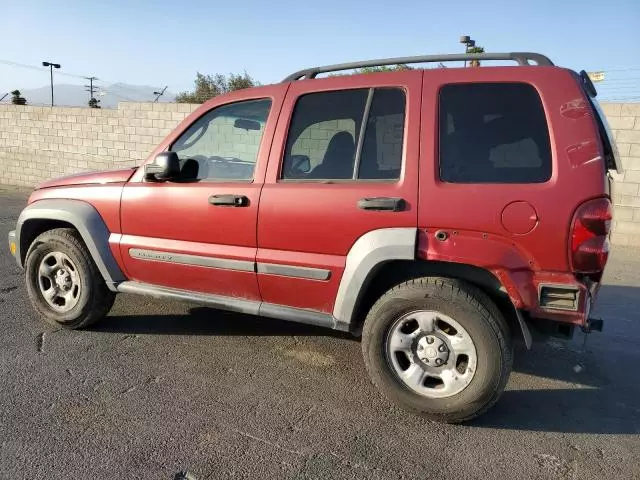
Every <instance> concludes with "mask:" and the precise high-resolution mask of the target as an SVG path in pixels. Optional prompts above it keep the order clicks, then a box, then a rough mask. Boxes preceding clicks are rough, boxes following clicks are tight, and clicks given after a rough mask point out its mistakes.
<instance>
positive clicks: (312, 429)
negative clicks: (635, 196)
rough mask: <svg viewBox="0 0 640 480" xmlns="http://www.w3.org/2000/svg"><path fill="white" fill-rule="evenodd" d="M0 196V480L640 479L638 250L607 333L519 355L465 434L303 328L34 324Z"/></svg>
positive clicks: (124, 317)
mask: <svg viewBox="0 0 640 480" xmlns="http://www.w3.org/2000/svg"><path fill="white" fill-rule="evenodd" d="M25 198H26V193H25V192H24V191H18V190H7V189H5V190H4V191H2V190H0V239H2V240H0V246H1V248H2V252H1V253H0V271H1V272H2V275H0V380H1V383H0V385H1V388H0V442H1V443H0V477H1V478H2V479H10V480H13V479H20V478H25V479H36V478H37V479H39V478H56V479H64V478H70V479H81V478H82V479H84V478H91V479H115V478H145V479H147V478H148V479H172V478H174V476H175V475H176V473H177V472H179V471H182V470H188V471H189V472H191V473H192V474H193V475H194V477H195V478H197V479H198V480H201V479H207V478H209V479H213V478H296V479H298V478H345V479H346V478H349V479H351V478H367V479H389V478H407V479H408V478H438V479H447V478H465V479H471V478H483V479H486V478H527V479H537V478H567V479H569V478H571V479H574V478H575V479H591V478H593V479H598V480H600V479H602V478H620V479H622V478H624V479H627V478H640V436H639V434H640V400H639V399H640V374H639V373H638V370H637V365H638V362H639V361H640V252H639V251H638V250H635V251H634V250H625V249H621V248H619V249H614V251H613V254H612V258H611V260H610V263H609V267H608V270H607V275H606V285H605V286H603V288H602V289H601V294H600V298H599V303H598V306H597V309H596V313H597V314H600V315H601V316H602V317H603V318H604V319H605V331H604V333H602V334H598V333H594V334H592V335H590V336H589V337H588V340H587V342H586V349H585V350H583V339H584V335H583V334H582V333H580V332H578V333H577V334H576V335H575V338H574V339H573V340H571V341H559V340H558V341H551V342H549V343H547V344H545V345H542V344H540V345H536V346H535V347H534V350H533V351H532V352H526V351H524V349H523V347H519V348H518V349H517V351H516V361H515V365H514V372H513V374H512V376H511V379H510V381H509V384H508V387H507V391H506V392H505V394H504V395H503V397H502V398H501V400H500V401H499V402H498V404H497V405H496V406H495V407H494V408H493V409H492V410H491V411H490V412H488V413H487V414H485V415H484V416H483V417H482V418H480V419H478V420H476V421H475V422H473V423H472V424H470V425H465V426H447V425H439V424H434V423H430V422H427V421H425V420H423V419H421V418H418V417H415V416H412V415H410V414H407V413H405V412H403V411H402V410H400V409H398V408H396V407H394V406H393V405H391V404H389V403H388V402H387V401H386V400H384V399H383V398H382V397H381V396H380V395H379V394H378V392H377V391H376V390H375V389H374V387H373V386H372V385H371V384H370V382H369V380H368V378H367V376H366V373H365V371H364V365H363V363H362V358H361V353H360V344H359V342H358V341H357V340H354V339H352V338H351V337H349V336H348V335H343V334H339V333H335V332H331V331H327V330H322V329H318V328H312V327H308V326H303V325H297V324H293V323H285V322H278V321H273V320H266V319H256V318H252V317H246V316H241V315H237V314H229V313H223V312H218V311H215V310H211V309H208V308H202V307H193V306H190V305H182V304H178V303H174V302H165V301H152V300H149V299H146V298H139V297H133V296H127V295H120V296H118V299H117V300H116V304H115V306H114V308H113V310H112V311H111V314H110V316H109V318H108V319H107V321H105V322H103V323H102V324H101V325H99V326H96V327H95V328H92V329H91V330H89V331H78V332H74V331H63V330H56V329H55V328H52V327H49V326H47V325H46V324H45V323H43V322H42V321H40V320H39V319H38V318H37V317H36V316H35V314H34V313H33V310H32V309H31V306H30V304H29V300H28V298H27V294H26V290H25V286H24V280H23V278H22V272H21V270H20V269H19V268H18V267H17V266H16V264H15V262H14V260H13V258H12V257H10V255H9V254H8V253H7V247H6V240H5V239H6V234H7V232H8V231H9V230H10V229H12V228H13V227H14V225H15V220H16V218H17V216H18V214H19V212H20V210H21V209H22V208H23V207H24V203H25Z"/></svg>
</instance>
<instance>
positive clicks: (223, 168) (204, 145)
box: [171, 99, 271, 180]
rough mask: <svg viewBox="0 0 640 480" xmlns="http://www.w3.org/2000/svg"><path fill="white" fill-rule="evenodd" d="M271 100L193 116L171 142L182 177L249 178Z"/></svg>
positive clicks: (197, 178)
mask: <svg viewBox="0 0 640 480" xmlns="http://www.w3.org/2000/svg"><path fill="white" fill-rule="evenodd" d="M270 107H271V100H267V99H265V100H252V101H248V102H238V103H233V104H230V105H223V106H221V107H218V108H216V109H213V110H211V111H209V112H207V113H206V114H204V115H203V116H202V117H200V118H199V119H198V120H196V121H195V122H194V123H193V124H192V125H191V126H190V127H189V128H188V129H187V130H186V131H185V132H184V133H183V134H182V135H181V136H180V137H179V138H178V139H177V140H176V141H175V143H174V144H173V145H172V146H171V150H172V151H174V152H176V153H177V154H178V157H179V158H180V165H181V172H182V175H181V179H182V180H204V179H212V180H251V179H252V178H253V170H254V168H255V164H256V160H257V158H258V149H259V148H260V141H261V139H262V135H263V133H264V126H265V123H266V121H267V116H268V115H269V109H270Z"/></svg>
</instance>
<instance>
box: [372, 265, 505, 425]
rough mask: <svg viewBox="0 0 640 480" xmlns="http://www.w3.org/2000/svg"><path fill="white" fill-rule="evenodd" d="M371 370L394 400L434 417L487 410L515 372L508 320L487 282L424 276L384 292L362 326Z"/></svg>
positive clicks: (457, 417)
mask: <svg viewBox="0 0 640 480" xmlns="http://www.w3.org/2000/svg"><path fill="white" fill-rule="evenodd" d="M362 351H363V355H364V361H365V365H366V367H367V370H368V372H369V375H370V377H371V379H372V380H373V382H374V383H375V384H376V385H377V386H378V388H379V389H380V390H381V391H382V393H384V394H385V395H386V396H387V397H388V398H389V399H390V400H392V401H393V402H395V403H397V404H398V405H400V406H401V407H403V408H405V409H407V410H409V411H412V412H415V413H418V414H421V415H423V416H425V417H427V418H430V419H432V420H437V421H442V422H447V423H460V422H464V421H467V420H470V419H472V418H474V417H477V416H478V415H480V414H482V413H483V412H485V411H486V410H487V409H488V408H490V407H491V406H492V405H493V404H494V403H495V402H496V401H497V400H498V398H499V396H500V395H501V393H502V391H503V390H504V387H505V385H506V383H507V380H508V378H509V373H510V372H511V364H512V358H513V354H512V344H511V336H510V332H509V328H508V326H507V325H506V322H505V320H504V318H503V316H502V315H501V314H500V312H499V311H498V309H497V307H496V306H495V304H494V303H493V302H492V301H491V300H490V299H489V298H488V297H487V296H486V295H485V294H484V293H483V292H481V291H480V290H478V289H477V288H475V287H473V286H472V285H469V284H467V283H465V282H460V281H457V280H454V279H447V278H433V277H425V278H419V279H414V280H410V281H408V282H405V283H402V284H400V285H398V286H396V287H394V288H392V289H391V290H389V291H388V292H387V293H385V294H384V295H383V296H382V297H380V299H379V300H378V301H377V302H376V303H375V305H374V306H373V307H372V309H371V310H370V312H369V314H368V315H367V318H366V320H365V324H364V330H363V334H362Z"/></svg>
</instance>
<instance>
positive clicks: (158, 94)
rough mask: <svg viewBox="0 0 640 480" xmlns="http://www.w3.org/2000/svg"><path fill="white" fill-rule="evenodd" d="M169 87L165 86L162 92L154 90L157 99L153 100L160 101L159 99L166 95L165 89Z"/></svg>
mask: <svg viewBox="0 0 640 480" xmlns="http://www.w3.org/2000/svg"><path fill="white" fill-rule="evenodd" d="M166 89H167V87H166V86H165V87H164V88H163V89H162V91H161V92H153V94H154V95H156V99H155V100H154V101H153V103H158V99H159V98H160V97H161V96H162V95H164V91H165V90H166Z"/></svg>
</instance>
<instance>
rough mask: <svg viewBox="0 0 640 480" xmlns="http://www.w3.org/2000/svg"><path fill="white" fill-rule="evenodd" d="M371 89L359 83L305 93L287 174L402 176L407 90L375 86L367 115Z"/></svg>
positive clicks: (320, 177) (284, 175) (293, 130)
mask: <svg viewBox="0 0 640 480" xmlns="http://www.w3.org/2000/svg"><path fill="white" fill-rule="evenodd" d="M369 94H370V89H357V90H341V91H335V92H321V93H313V94H308V95H304V96H302V97H300V99H299V100H298V102H297V103H296V106H295V109H294V113H293V117H292V120H291V126H290V128H289V134H288V137H287V145H286V149H285V156H284V162H283V171H282V178H284V179H298V180H349V179H353V178H354V172H356V178H358V179H381V180H389V179H397V178H399V176H400V168H401V163H402V141H403V130H404V111H405V99H404V93H403V92H402V90H399V89H376V90H375V91H372V97H371V105H370V107H369V111H368V115H367V118H366V119H365V114H366V110H367V109H366V105H367V100H368V97H369ZM363 121H365V122H366V123H365V129H364V137H363V140H362V145H361V149H360V152H361V153H360V156H359V158H357V152H358V144H359V142H360V134H361V132H362V125H363ZM356 168H357V170H356Z"/></svg>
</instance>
